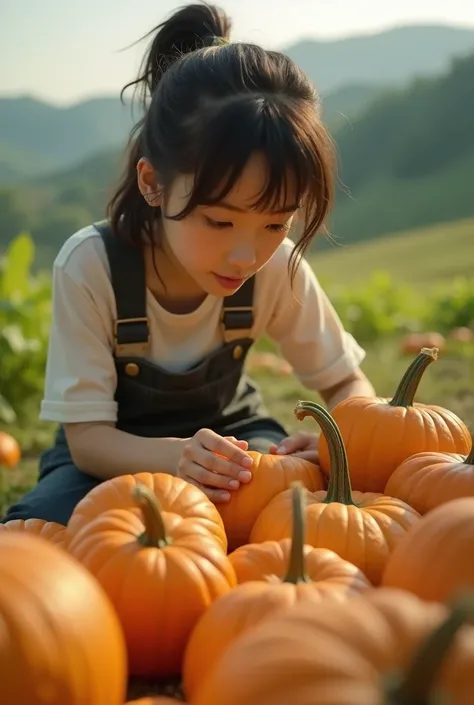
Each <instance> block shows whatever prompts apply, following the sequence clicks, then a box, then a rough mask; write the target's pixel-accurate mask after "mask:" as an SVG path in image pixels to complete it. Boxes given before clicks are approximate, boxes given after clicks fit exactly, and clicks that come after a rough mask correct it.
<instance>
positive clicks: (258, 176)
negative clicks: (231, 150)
mask: <svg viewBox="0 0 474 705" xmlns="http://www.w3.org/2000/svg"><path fill="white" fill-rule="evenodd" d="M271 178H272V180H273V179H274V178H275V176H274V175H271V174H270V167H269V164H268V161H267V159H266V158H265V156H264V155H263V154H260V153H256V154H253V155H252V156H251V157H250V159H249V160H248V162H247V164H246V165H245V167H244V169H243V170H242V173H241V174H240V176H239V178H238V179H237V181H236V182H235V184H234V185H233V186H232V188H231V190H230V191H229V192H228V193H227V194H226V196H225V202H226V203H227V204H230V205H232V206H234V207H235V208H238V209H241V210H253V209H254V208H255V204H256V202H258V201H259V200H260V199H261V197H262V193H264V192H265V191H266V190H267V189H268V185H269V181H270V179H271ZM278 181H279V182H280V183H282V182H283V184H284V188H279V189H278V191H281V194H275V196H277V195H278V198H276V201H278V202H275V203H274V204H273V205H272V208H271V210H285V209H289V208H293V207H295V206H296V200H297V198H296V185H295V179H294V177H293V175H292V174H291V172H290V171H289V170H287V172H286V173H285V174H280V175H279V178H278ZM193 185H194V179H193V176H192V175H182V176H179V177H178V178H177V179H176V180H175V182H174V183H173V187H172V191H173V192H174V193H173V195H174V197H175V198H178V199H179V200H180V201H183V202H184V201H187V200H188V199H189V197H190V195H191V193H192V190H193ZM265 210H270V208H266V209H265Z"/></svg>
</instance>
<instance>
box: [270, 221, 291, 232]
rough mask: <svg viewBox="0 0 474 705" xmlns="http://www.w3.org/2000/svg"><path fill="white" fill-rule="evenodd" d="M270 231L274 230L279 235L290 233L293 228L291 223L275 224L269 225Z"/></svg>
mask: <svg viewBox="0 0 474 705" xmlns="http://www.w3.org/2000/svg"><path fill="white" fill-rule="evenodd" d="M267 228H268V230H274V231H276V232H278V233H284V232H288V231H289V230H290V228H291V223H273V224H272V225H267Z"/></svg>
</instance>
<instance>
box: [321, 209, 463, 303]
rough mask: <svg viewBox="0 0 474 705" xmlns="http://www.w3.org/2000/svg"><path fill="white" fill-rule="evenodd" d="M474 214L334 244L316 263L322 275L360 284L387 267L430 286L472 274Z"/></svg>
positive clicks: (395, 274)
mask: <svg viewBox="0 0 474 705" xmlns="http://www.w3.org/2000/svg"><path fill="white" fill-rule="evenodd" d="M473 242H474V218H469V219H465V220H459V221H455V222H449V223H442V224H439V225H432V226H428V227H424V228H418V229H416V230H408V231H404V232H399V233H395V234H391V235H387V236H386V237H383V238H380V239H377V240H371V241H367V242H360V243H356V244H353V245H349V246H347V245H332V246H331V249H330V250H326V251H325V252H320V253H316V254H314V255H313V256H312V257H311V263H312V265H313V267H314V269H315V271H316V273H317V274H318V276H319V277H320V279H321V281H323V282H324V283H325V284H328V285H330V286H331V287H332V288H334V286H337V285H338V283H340V284H341V286H344V287H350V286H354V287H357V286H358V285H359V284H362V283H363V282H365V281H367V280H368V279H370V277H371V276H372V275H373V274H374V273H376V272H378V271H385V272H388V274H389V275H390V276H391V277H392V278H393V279H394V280H395V281H398V282H404V283H407V284H410V285H412V286H415V287H416V288H417V289H419V290H420V292H427V291H428V290H429V289H430V288H431V287H433V286H436V285H438V284H445V283H446V284H447V283H449V282H451V281H452V280H453V279H454V278H455V277H467V278H471V279H472V277H473V276H474V274H473V266H472V257H470V256H469V254H468V253H470V252H472V243H473Z"/></svg>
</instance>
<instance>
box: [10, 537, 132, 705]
mask: <svg viewBox="0 0 474 705" xmlns="http://www.w3.org/2000/svg"><path fill="white" fill-rule="evenodd" d="M0 554H1V556H2V560H1V562H0V624H1V629H0V681H1V702H2V705H20V703H21V704H23V703H25V705H26V704H28V705H65V703H67V704H68V705H84V704H85V703H87V705H121V704H122V703H123V702H124V700H125V695H126V690H127V661H126V649H125V642H124V638H123V633H122V629H121V626H120V623H119V620H118V618H117V615H116V614H115V612H114V610H113V608H112V606H111V605H110V602H109V601H108V600H107V597H106V595H105V594H104V592H103V591H102V589H101V588H100V586H99V585H98V584H97V583H96V581H95V580H94V578H93V577H92V576H91V575H89V573H88V572H87V571H86V570H85V569H84V568H83V567H82V566H81V565H79V564H78V563H77V562H76V561H75V560H73V558H71V557H70V556H68V555H67V553H66V552H65V551H62V550H61V549H59V548H58V547H57V546H52V545H51V544H50V543H49V542H48V541H46V539H43V538H41V537H40V536H36V535H34V534H31V533H26V532H14V531H3V532H1V533H0Z"/></svg>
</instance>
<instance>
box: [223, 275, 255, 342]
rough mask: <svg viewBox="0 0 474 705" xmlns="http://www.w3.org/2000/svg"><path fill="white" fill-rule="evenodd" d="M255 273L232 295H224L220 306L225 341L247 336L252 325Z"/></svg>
mask: <svg viewBox="0 0 474 705" xmlns="http://www.w3.org/2000/svg"><path fill="white" fill-rule="evenodd" d="M254 288H255V275H254V276H253V277H251V278H250V279H247V281H246V282H245V283H244V284H243V285H242V286H241V287H240V289H239V290H238V291H236V292H235V294H233V295H232V296H226V297H225V299H224V305H223V307H222V317H221V322H222V334H223V337H224V340H225V342H226V343H230V342H232V341H233V340H236V339H237V338H249V337H250V331H251V329H252V325H253V318H254V316H253V294H254Z"/></svg>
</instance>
